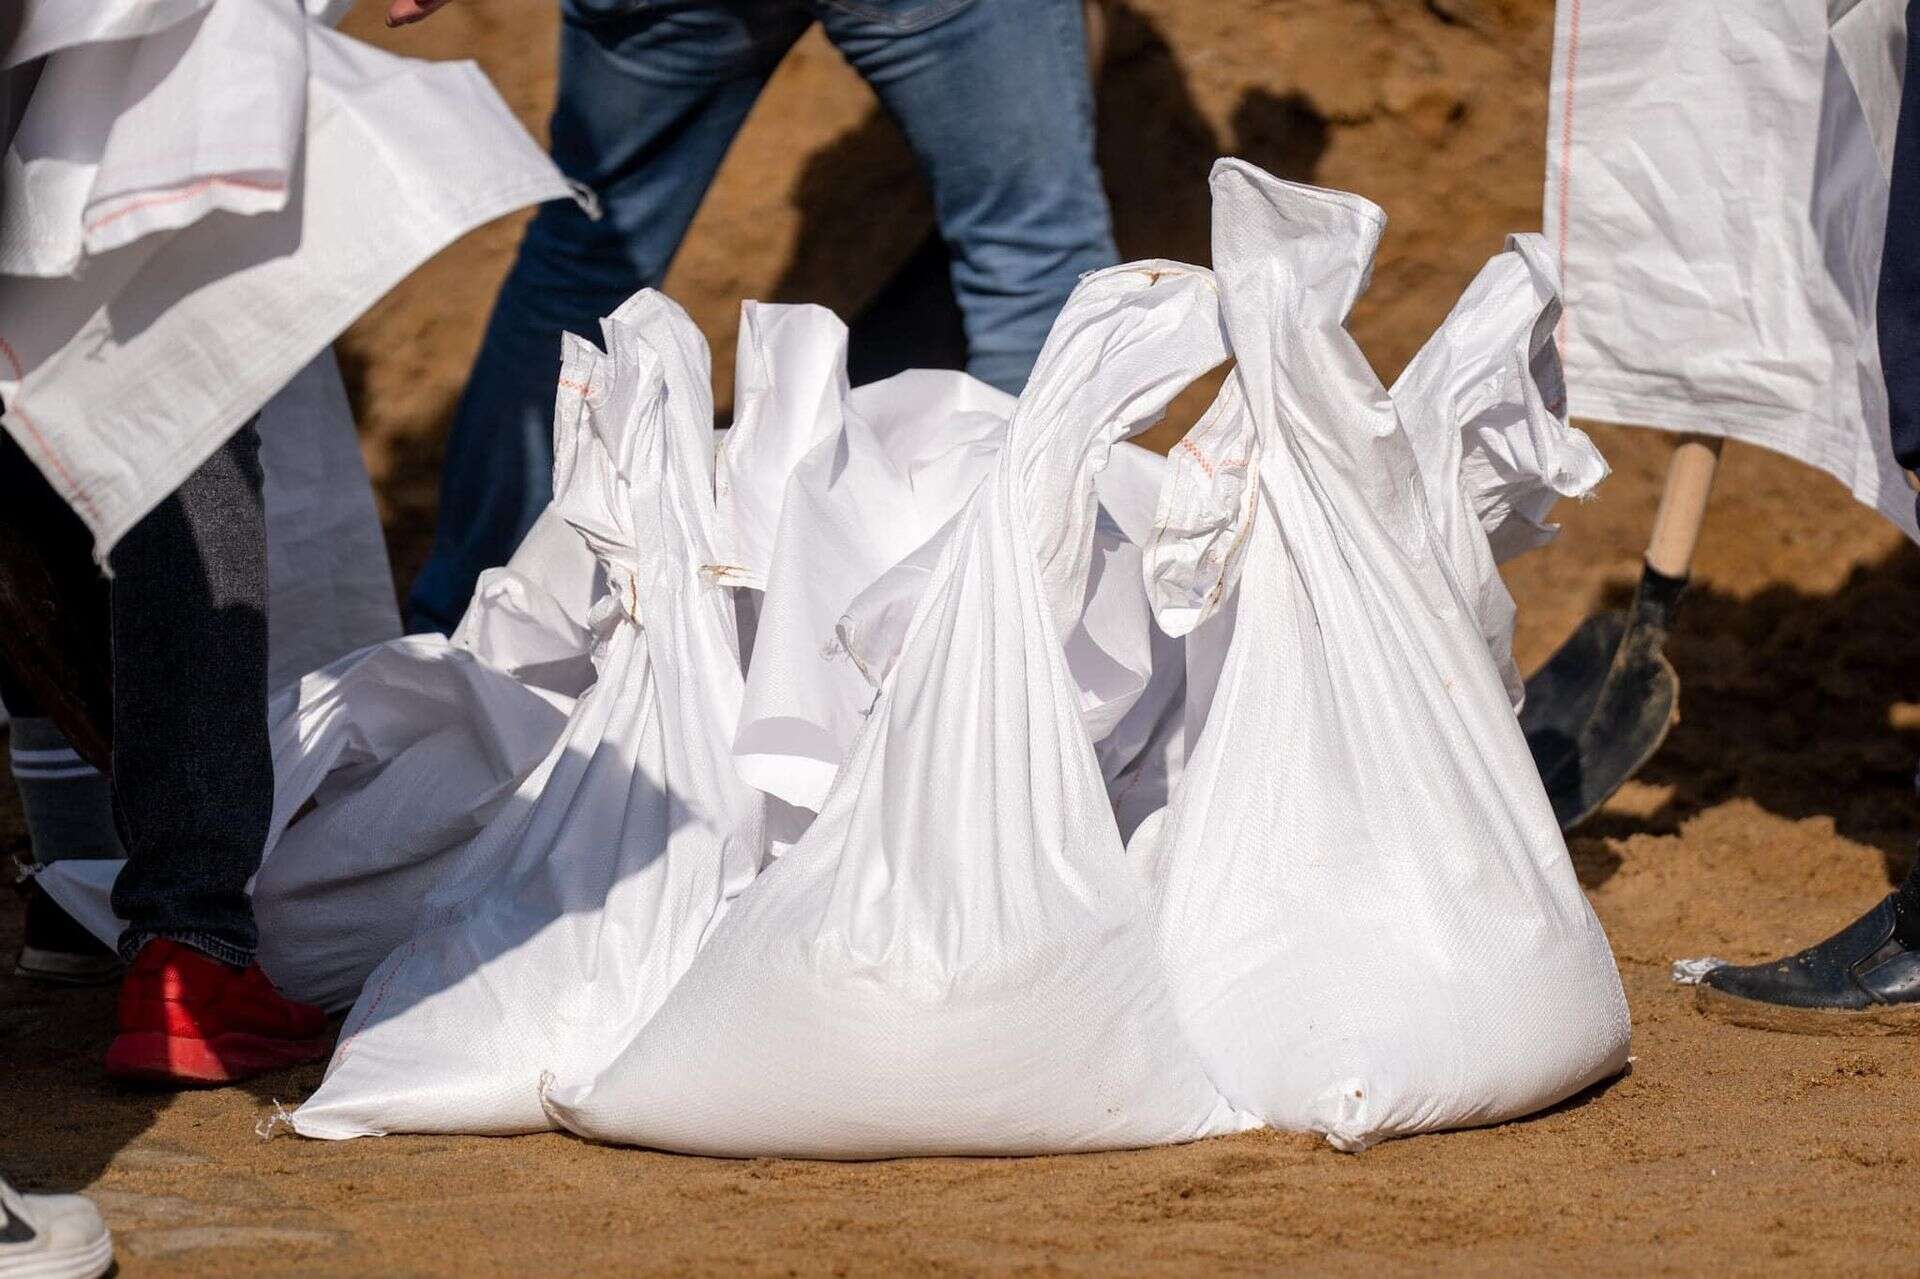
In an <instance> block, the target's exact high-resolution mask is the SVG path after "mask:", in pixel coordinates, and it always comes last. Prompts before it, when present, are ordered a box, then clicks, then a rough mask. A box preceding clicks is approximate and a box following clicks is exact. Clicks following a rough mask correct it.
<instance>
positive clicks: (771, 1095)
mask: <svg viewBox="0 0 1920 1279" xmlns="http://www.w3.org/2000/svg"><path fill="white" fill-rule="evenodd" d="M1224 355H1225V350H1224V347H1223V345H1222V335H1221V331H1220V325H1219V317H1218V310H1217V303H1216V300H1215V297H1214V293H1213V285H1212V280H1211V278H1210V276H1209V274H1208V273H1207V272H1205V271H1202V270H1199V269H1197V268H1191V267H1183V266H1179V265H1177V264H1173V263H1143V264H1135V265H1133V266H1128V267H1121V268H1115V269H1113V270H1110V271H1105V272H1101V273H1099V274H1096V275H1093V276H1090V277H1088V278H1087V279H1086V280H1084V281H1082V283H1081V285H1080V287H1079V289H1078V290H1077V291H1076V292H1075V294H1074V296H1073V298H1072V299H1071V300H1070V301H1069V302H1068V304H1067V307H1066V309H1065V311H1064V312H1063V313H1062V315H1061V317H1060V319H1059V321H1058V322H1057V323H1056V325H1055V327H1054V330H1053V333H1052V335H1051V336H1050V338H1049V339H1048V343H1047V346H1046V349H1045V351H1044V352H1043V353H1042V355H1041V357H1040V361H1039V364H1038V366H1037V367H1036V370H1035V372H1034V376H1033V379H1032V381H1031V382H1030V383H1029V385H1028V388H1027V391H1026V393H1025V395H1023V396H1022V397H1021V400H1020V403H1019V406H1018V408H1017V409H1016V411H1015V415H1014V418H1013V421H1012V423H1011V425H1010V427H1009V429H1008V438H1007V445H1006V447H1005V449H1004V451H1003V453H1002V455H1001V457H1000V458H999V460H998V461H997V463H996V464H995V467H994V470H993V473H992V475H991V476H990V478H989V479H988V480H987V481H986V482H985V483H983V484H982V485H981V486H980V488H979V489H978V491H977V492H976V493H975V494H974V495H973V496H972V498H971V499H970V500H969V501H968V503H967V505H966V507H965V508H964V509H963V511H962V512H961V513H960V515H959V516H958V517H956V520H955V522H954V525H953V527H952V529H951V532H950V535H949V536H948V537H947V538H946V539H945V540H944V544H943V546H942V548H941V551H940V554H939V557H938V559H937V561H936V563H935V564H934V565H933V567H932V569H931V572H930V574H929V576H928V579H927V583H926V586H925V589H924V591H923V592H922V593H921V595H920V596H919V600H918V605H917V608H916V609H915V611H914V615H913V618H912V620H911V622H910V624H909V625H908V626H907V628H906V634H905V636H904V639H903V641H902V643H901V644H900V647H899V651H898V653H897V655H896V656H894V658H893V660H892V662H891V665H890V669H889V670H886V671H877V670H876V669H875V667H873V666H872V665H871V664H869V665H868V667H867V668H868V669H869V670H870V671H875V673H876V674H879V675H881V676H882V679H881V684H880V691H879V695H878V699H877V701H876V702H875V704H874V706H873V709H872V712H871V714H870V716H869V717H868V719H867V723H866V726H865V728H864V729H863V731H862V732H861V734H860V736H859V738H858V740H857V742H856V744H855V746H854V750H853V754H852V757H851V758H850V759H849V760H848V762H847V763H846V765H845V767H844V768H843V769H842V770H841V771H840V773H839V775H838V777H837V778H836V780H835V781H834V784H833V786H832V788H831V790H830V791H829V793H828V795H827V797H826V800H825V803H824V805H823V807H822V809H821V811H820V815H819V817H818V818H817V820H815V822H814V823H813V825H812V826H811V828H810V829H809V830H808V831H807V833H806V835H805V836H804V837H803V838H802V839H801V840H800V841H799V842H798V843H797V844H796V845H794V847H793V848H792V849H791V850H790V851H789V852H787V853H786V855H785V856H784V857H782V858H781V859H780V860H779V861H778V862H776V863H774V864H773V865H772V866H771V867H769V868H768V869H767V870H766V871H765V872H764V873H763V874H762V875H761V876H760V878H759V879H758V880H756V881H755V882H754V883H753V885H752V886H751V887H750V888H748V890H747V891H746V892H745V893H743V894H742V895H741V896H740V897H739V899H738V900H736V901H735V902H734V903H733V905H732V908H731V909H730V911H729V913H728V914H727V916H726V917H725V919H724V920H722V922H721V923H720V925H719V926H718V927H717V928H716V929H715V930H714V933H713V935H712V937H711V939H710V940H709V941H708V943H707V945H706V946H705V948H704V949H703V950H702V951H701V953H700V955H699V957H698V958H697V959H696V960H695V961H694V963H693V965H692V967H691V968H689V969H688V971H687V974H686V976H685V977H683V978H682V979H681V981H680V984H679V985H678V986H677V987H676V988H675V990H674V992H673V993H672V995H671V996H669V997H668V999H667V1002H666V1003H665V1004H664V1005H663V1006H662V1007H661V1009H660V1011H659V1012H658V1013H657V1014H656V1015H655V1016H654V1018H653V1019H652V1021H651V1022H650V1023H648V1024H647V1025H646V1026H645V1028H644V1029H642V1030H640V1032H639V1034H638V1035H637V1037H636V1038H634V1040H633V1042H632V1043H631V1044H629V1045H628V1046H627V1048H626V1049H625V1050H624V1051H622V1052H621V1053H620V1054H619V1056H618V1057H617V1058H615V1059H614V1060H613V1061H612V1062H611V1064H609V1065H608V1066H607V1067H606V1068H605V1069H604V1070H601V1071H598V1072H596V1073H594V1074H589V1075H585V1076H581V1077H576V1078H573V1079H566V1078H562V1079H560V1080H559V1081H558V1082H557V1084H556V1086H555V1087H553V1088H552V1089H550V1090H549V1092H548V1105H549V1109H550V1111H551V1113H552V1114H553V1115H554V1117H555V1118H556V1119H557V1120H558V1121H559V1122H561V1123H562V1124H564V1125H565V1126H566V1127H568V1128H570V1129H572V1130H574V1131H576V1132H580V1133H583V1134H585V1135H588V1136H593V1137H598V1138H601V1139H605V1140H614V1141H625V1142H634V1143H640V1144H647V1145H654V1146H661V1147H665V1148H668V1149H674V1150H685V1151H694V1152H701V1153H710V1154H723V1155H797V1156H812V1157H827V1158H860V1157H875V1156H887V1155H906V1154H958V1153H976V1154H987V1153H1002V1154H1013V1153H1027V1152H1038V1151H1068V1150H1088V1149H1101V1148H1112V1147H1122V1146H1141V1145H1152V1144H1157V1143H1163V1142H1170V1141H1180V1140H1185V1139H1190V1138H1194V1137H1199V1136H1203V1135H1206V1134H1209V1133H1216V1132H1222V1131H1229V1130H1234V1129H1237V1128H1240V1127H1243V1126H1245V1125H1246V1123H1247V1122H1248V1121H1247V1120H1246V1119H1245V1118H1244V1117H1243V1116H1240V1115H1238V1114H1236V1113H1235V1112H1234V1111H1233V1110H1232V1108H1231V1107H1229V1106H1227V1105H1226V1104H1225V1103H1224V1102H1222V1101H1221V1099H1220V1097H1219V1095H1218V1093H1217V1092H1216V1090H1215V1089H1214V1088H1213V1086H1212V1085H1211V1084H1210V1083H1208V1082H1207V1080H1206V1078H1205V1076H1204V1074H1203V1073H1202V1072H1201V1070H1200V1067H1199V1063H1198V1061H1197V1060H1196V1059H1195V1057H1194V1055H1193V1053H1192V1051H1191V1049H1190V1048H1189V1047H1188V1046H1187V1045H1186V1044H1185V1043H1184V1042H1183V1041H1182V1039H1181V1037H1180V1034H1179V1032H1178V1030H1177V1028H1176V1026H1175V1024H1174V1021H1173V1017H1172V1010H1171V1008H1170V1006H1169V1002H1168V996H1167V989H1166V984H1165V980H1164V977H1163V975H1162V972H1161V968H1160V965H1159V962H1158V960H1157V957H1156V954H1155V948H1154V945H1153V940H1152V937H1151V935H1150V934H1149V932H1148V931H1147V930H1146V927H1145V925H1146V922H1147V920H1146V916H1145V914H1144V904H1145V903H1144V897H1143V884H1142V882H1141V880H1140V877H1139V874H1138V872H1137V870H1136V869H1135V867H1134V866H1133V865H1132V864H1131V863H1129V862H1128V860H1127V859H1126V857H1125V855H1124V853H1123V851H1122V848H1121V844H1120V839H1119V835H1118V832H1117V830H1116V829H1115V825H1114V818H1113V813H1112V809H1111V807H1110V805H1109V801H1108V799H1107V795H1106V792H1105V788H1104V786H1103V783H1102V779H1101V775H1100V771H1099V767H1098V764H1097V763H1096V761H1095V758H1094V752H1093V745H1092V741H1091V739H1090V736H1089V734H1088V730H1087V727H1086V724H1085V722H1084V720H1083V718H1082V711H1081V704H1080V703H1081V699H1080V692H1079V689H1078V688H1077V687H1076V685H1075V683H1074V681H1073V679H1072V677H1071V675H1070V673H1069V671H1068V667H1067V662H1066V658H1065V655H1064V652H1063V636H1064V635H1065V634H1066V632H1067V631H1068V629H1069V628H1070V627H1071V626H1072V625H1073V624H1074V622H1075V620H1076V618H1077V617H1078V615H1079V612H1080V609H1081V605H1082V601H1083V597H1084V591H1085V587H1086V581H1087V575H1088V572H1089V565H1090V558H1091V547H1092V541H1093V530H1094V523H1095V519H1096V505H1095V493H1094V483H1093V480H1094V473H1095V472H1096V471H1097V470H1098V469H1099V468H1100V467H1101V466H1102V465H1103V464H1104V462H1105V460H1106V454H1107V450H1108V449H1109V448H1110V447H1111V445H1112V443H1113V441H1114V440H1115V439H1117V438H1119V437H1121V436H1123V435H1125V434H1128V433H1131V432H1132V431H1134V430H1138V429H1141V428H1143V427H1144V426H1145V425H1146V424H1148V423H1149V422H1151V421H1152V420H1153V419H1154V418H1155V417H1156V416H1157V415H1158V413H1159V412H1160V410H1161V409H1162V408H1163V407H1164V406H1165V404H1166V403H1167V401H1168V400H1169V399H1170V398H1171V397H1172V396H1173V395H1174V394H1175V392H1177V391H1178V390H1179V389H1180V388H1181V387H1182V386H1184V385H1185V384H1186V383H1187V382H1189V381H1190V380H1191V379H1192V378H1194V377H1195V376H1197V375H1198V374H1199V373H1201V372H1203V371H1205V370H1206V369H1207V368H1209V367H1211V366H1212V365H1214V364H1217V363H1219V362H1220V361H1221V360H1222V359H1223V358H1224Z"/></svg>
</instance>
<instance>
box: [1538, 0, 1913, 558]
mask: <svg viewBox="0 0 1920 1279" xmlns="http://www.w3.org/2000/svg"><path fill="white" fill-rule="evenodd" d="M1904 8H1905V6H1904V5H1903V4H1902V3H1901V2H1900V0H1829V3H1826V4H1820V3H1797V4H1750V3H1746V2H1745V0H1672V2H1671V3H1662V4H1646V3H1643V0H1583V2H1582V3H1580V4H1562V5H1561V6H1560V8H1559V14H1558V17H1557V21H1556V23H1555V28H1554V54H1553V85H1552V91H1551V93H1550V94H1549V96H1548V103H1549V117H1548V126H1547V174H1546V192H1545V198H1546V208H1545V225H1546V226H1547V228H1548V230H1549V234H1550V235H1551V236H1552V238H1553V240H1554V243H1555V247H1556V248H1557V250H1558V253H1559V258H1560V263H1561V269H1562V271H1563V272H1564V274H1565V289H1566V302H1567V315H1566V321H1565V323H1564V324H1563V325H1562V327H1561V330H1560V345H1561V353H1562V356H1563V358H1564V359H1565V361H1566V374H1567V388H1568V393H1569V396H1570V401H1571V408H1572V411H1573V414H1574V415H1575V416H1576V417H1588V418H1597V419H1600V420H1602V421H1607V422H1619V423H1623V424H1626V425H1631V426H1647V427H1654V428H1658V429H1661V430H1668V431H1687V432H1698V433H1702V434H1706V435H1719V436H1725V437H1727V438H1730V439H1736V440H1744V441H1746V442H1748V443H1752V444H1759V445H1762V446H1764V447H1766V448H1770V449H1774V450H1776V451H1778V452H1781V453H1784V454H1786V455H1787V456H1789V457H1793V458H1798V459H1799V460H1800V461H1802V462H1805V463H1807V464H1808V465H1810V466H1816V467H1818V468H1820V469H1821V470H1823V471H1826V472H1827V473H1829V474H1831V475H1832V476H1834V478H1836V479H1838V480H1839V481H1840V482H1841V483H1842V484H1844V485H1846V486H1847V488H1848V489H1849V490H1850V491H1851V492H1852V493H1853V495H1854V496H1855V497H1856V498H1858V499H1859V500H1860V501H1861V502H1864V503H1866V504H1867V505H1868V506H1872V507H1874V508H1876V509H1878V510H1879V511H1880V512H1881V514H1883V515H1885V516H1886V517H1887V518H1888V519H1890V520H1892V521H1893V522H1894V523H1895V524H1897V525H1899V526H1900V528H1901V529H1902V530H1903V531H1904V532H1905V533H1906V534H1907V535H1908V536H1909V537H1920V528H1916V526H1915V523H1914V510H1913V493H1912V491H1911V490H1910V489H1909V488H1908V486H1907V483H1906V479H1905V477H1904V475H1903V474H1902V472H1901V471H1900V469H1899V467H1898V466H1897V464H1896V463H1895V462H1894V460H1893V456H1892V451H1891V447H1890V445H1889V443H1888V438H1887V402H1886V387H1885V383H1884V381H1883V379H1882V377H1881V372H1880V353H1879V343H1878V336H1877V332H1876V326H1875V315H1874V307H1875V300H1876V297H1877V294H1878V287H1879V275H1880V254H1881V247H1882V242H1883V238H1884V232H1885V227H1886V218H1887V183H1888V175H1889V173H1890V172H1891V166H1892V156H1893V133H1894V122H1895V120H1896V118H1897V116H1898V113H1899V101H1900V81H1901V78H1902V75H1903V71H1904V66H1905V51H1906V39H1907V32H1906V21H1905V13H1904Z"/></svg>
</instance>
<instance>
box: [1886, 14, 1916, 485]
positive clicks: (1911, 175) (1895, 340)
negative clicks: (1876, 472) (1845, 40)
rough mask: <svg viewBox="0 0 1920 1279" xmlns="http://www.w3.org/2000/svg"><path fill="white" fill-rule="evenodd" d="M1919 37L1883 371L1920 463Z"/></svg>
mask: <svg viewBox="0 0 1920 1279" xmlns="http://www.w3.org/2000/svg"><path fill="white" fill-rule="evenodd" d="M1907 23H1908V26H1909V28H1910V29H1912V30H1920V26H1915V25H1914V24H1916V23H1920V0H1908V4H1907ZM1917 64H1920V41H1913V42H1909V43H1908V45H1907V76H1906V80H1905V82H1904V83H1903V85H1902V91H1901V95H1900V121H1899V126H1898V132H1897V133H1896V134H1895V135H1894V146H1893V174H1892V181H1891V184H1890V186H1889V189H1888V192H1887V233H1886V241H1885V244H1884V246H1883V248H1882V251H1881V254H1880V293H1879V297H1878V301H1877V310H1878V313H1879V314H1878V319H1879V331H1880V371H1881V374H1882V376H1883V377H1884V378H1885V379H1886V384H1887V418H1888V425H1889V427H1890V428H1891V434H1892V436H1893V440H1892V443H1893V455H1894V457H1895V458H1897V459H1898V460H1899V462H1900V465H1902V466H1904V467H1906V468H1907V469H1908V470H1909V471H1912V470H1916V469H1920V81H1916V79H1915V73H1916V71H1917V70H1920V65H1917Z"/></svg>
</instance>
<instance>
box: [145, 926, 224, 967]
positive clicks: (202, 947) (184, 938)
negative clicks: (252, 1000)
mask: <svg viewBox="0 0 1920 1279" xmlns="http://www.w3.org/2000/svg"><path fill="white" fill-rule="evenodd" d="M163 938H164V939H165V940H167V941H176V942H179V943H180V944H181V945H182V946H191V947H192V948H193V949H195V950H197V951H199V952H200V953H201V954H203V955H206V956H207V957H209V958H211V959H217V960H219V961H220V962H221V963H223V964H229V965H231V966H232V967H234V968H245V967H247V966H248V965H249V964H251V963H252V962H253V952H252V951H251V950H248V949H247V948H246V947H244V946H236V945H234V944H233V943H232V942H230V941H227V940H225V939H223V938H220V937H217V936H215V935H214V934H212V933H197V932H182V933H175V932H154V931H151V930H143V931H140V932H135V931H134V930H133V929H131V928H129V929H128V930H127V931H126V932H124V933H122V934H120V958H121V960H122V961H124V962H125V963H129V964H131V963H132V962H133V960H134V956H136V955H138V954H139V953H140V948H141V947H142V946H144V945H146V944H147V943H148V942H150V941H160V940H161V939H163Z"/></svg>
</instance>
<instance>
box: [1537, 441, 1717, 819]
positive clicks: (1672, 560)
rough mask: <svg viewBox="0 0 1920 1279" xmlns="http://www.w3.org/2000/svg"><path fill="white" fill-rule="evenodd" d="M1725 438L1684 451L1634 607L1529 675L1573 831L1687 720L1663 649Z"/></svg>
mask: <svg viewBox="0 0 1920 1279" xmlns="http://www.w3.org/2000/svg"><path fill="white" fill-rule="evenodd" d="M1720 445H1721V440H1720V439H1719V438H1718V437H1715V436H1700V435H1690V436H1686V437H1684V438H1683V439H1682V440H1681V442H1680V445H1679V447H1677V448H1676V449H1674V452H1673V460H1672V462H1671V463H1669V464H1668V467H1667V485H1666V488H1665V489H1664V490H1663V491H1662V492H1661V494H1660V509H1659V511H1658V512H1657V513H1656V514H1655V515H1654V518H1653V536H1652V537H1651V538H1650V539H1649V540H1648V543H1647V554H1646V559H1645V561H1644V563H1643V564H1642V566H1641V571H1640V585H1639V588H1638V589H1637V590H1636V591H1635V592H1634V595H1633V604H1632V606H1631V607H1629V608H1628V609H1627V611H1626V612H1624V613H1620V612H1607V613H1596V614H1594V615H1593V616H1592V617H1589V618H1588V619H1587V620H1586V621H1584V622H1582V623H1581V624H1580V626H1579V628H1578V629H1577V630H1575V631H1574V633H1573V634H1572V635H1571V636H1569V637H1568V638H1567V641H1566V643H1564V644H1562V645H1561V646H1560V647H1559V649H1558V650H1557V651H1555V653H1554V654H1553V656H1552V657H1550V658H1548V659H1547V662H1546V665H1544V666H1542V667H1541V668H1540V669H1539V670H1538V671H1536V672H1534V674H1533V677H1532V678H1531V679H1529V680H1528V681H1527V699H1526V702H1525V705H1524V706H1523V708H1522V709H1521V712H1520V727H1521V730H1522V731H1523V732H1525V734H1526V737H1527V746H1528V748H1529V749H1530V750H1531V751H1532V752H1533V762H1534V765H1535V767H1537V768H1538V769H1539V770H1540V780H1541V781H1542V782H1543V783H1545V785H1546V788H1547V797H1548V798H1549V799H1550V800H1552V801H1553V814H1554V816H1555V817H1556V818H1558V819H1559V822H1560V829H1562V830H1572V829H1573V828H1574V827H1575V826H1578V825H1579V824H1580V823H1581V822H1583V821H1585V820H1586V819H1587V818H1588V817H1591V816H1592V815H1593V813H1594V812H1595V811H1596V810H1597V809H1598V808H1599V807H1600V806H1601V805H1602V804H1604V803H1606V802H1607V799H1608V798H1609V797H1610V796H1612V794H1613V793H1614V792H1615V791H1617V790H1619V789H1620V787H1621V786H1622V785H1624V784H1625V783H1626V781H1627V779H1628V778H1630V777H1632V776H1633V775H1634V774H1635V773H1637V772H1639V771H1640V769H1641V768H1642V767H1643V766H1644V765H1645V764H1646V762H1647V761H1648V760H1649V759H1652V758H1653V755H1654V752H1656V751H1658V750H1659V749H1660V744H1661V743H1662V742H1664V741H1666V739H1667V730H1668V729H1670V728H1672V727H1673V725H1674V723H1675V722H1676V721H1677V720H1678V719H1679V718H1680V677H1679V676H1678V675H1676V674H1675V673H1674V670H1673V664H1672V663H1671V662H1669V661H1668V660H1667V658H1666V654H1665V653H1664V652H1663V651H1662V650H1663V649H1664V648H1665V646H1666V642H1667V635H1668V633H1669V632H1670V631H1671V630H1672V627H1673V615H1674V610H1675V609H1676V608H1677V607H1678V606H1679V603H1680V596H1681V595H1682V594H1683V593H1684V592H1685V590H1686V587H1687V573H1688V570H1689V569H1690V568H1691V567H1692V564H1693V550H1694V547H1695V545H1697V544H1698V542H1699V540H1700V526H1701V523H1702V522H1703V521H1704V520H1705V518H1706V514H1707V496H1708V494H1710V493H1711V492H1712V491H1713V474H1714V470H1715V468H1716V467H1717V466H1718V465H1719V462H1720Z"/></svg>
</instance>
